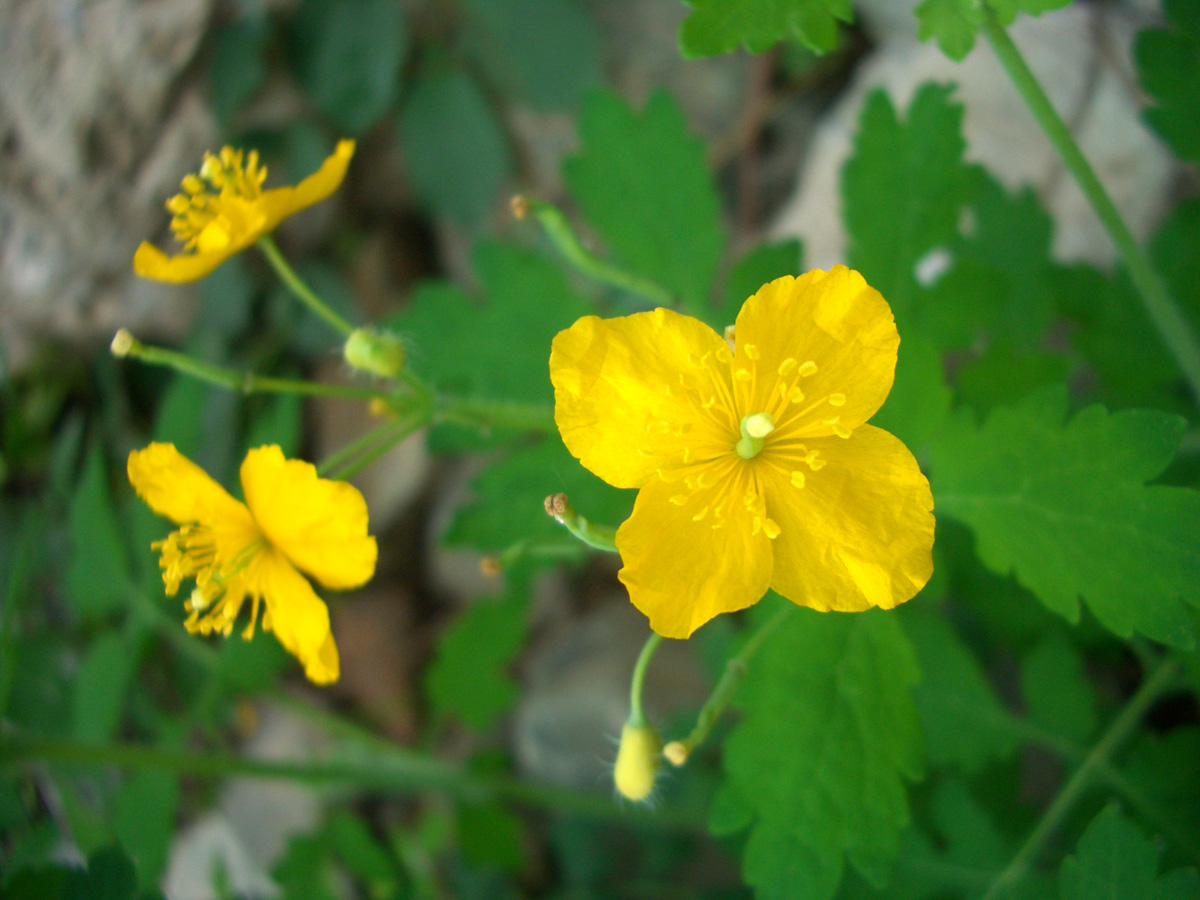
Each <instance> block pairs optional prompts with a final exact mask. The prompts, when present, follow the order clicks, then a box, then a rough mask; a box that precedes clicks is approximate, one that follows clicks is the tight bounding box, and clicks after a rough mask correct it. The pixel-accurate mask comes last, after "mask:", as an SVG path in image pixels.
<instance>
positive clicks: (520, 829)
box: [458, 803, 525, 873]
mask: <svg viewBox="0 0 1200 900" xmlns="http://www.w3.org/2000/svg"><path fill="white" fill-rule="evenodd" d="M524 834H525V828H524V823H523V822H522V820H521V818H520V817H519V816H517V815H515V814H514V813H512V812H509V811H508V810H507V809H505V808H504V807H503V806H501V805H500V804H499V803H484V804H478V805H475V804H463V805H461V806H460V807H459V808H458V845H459V847H460V848H461V849H462V854H463V858H464V859H466V860H468V861H469V862H472V863H474V864H476V865H486V866H496V867H498V868H500V869H503V870H504V871H506V872H514V873H515V872H519V871H520V870H521V867H522V866H523V865H524V864H525V851H524V847H523V843H524Z"/></svg>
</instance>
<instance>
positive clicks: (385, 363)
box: [342, 328, 408, 378]
mask: <svg viewBox="0 0 1200 900" xmlns="http://www.w3.org/2000/svg"><path fill="white" fill-rule="evenodd" d="M342 355H343V356H344V357H345V358H346V362H347V363H349V364H350V366H351V367H352V368H355V369H359V370H361V371H363V372H371V373H373V374H375V375H379V376H381V377H382V378H394V377H395V376H396V375H398V374H399V373H400V370H401V369H403V368H404V362H405V360H406V359H407V357H408V353H407V351H405V349H404V342H403V341H401V340H400V338H398V337H396V335H394V334H380V333H378V332H375V331H371V330H370V329H368V328H356V329H354V331H353V332H351V334H350V337H348V338H346V345H345V347H343V348H342Z"/></svg>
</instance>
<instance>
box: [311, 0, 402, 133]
mask: <svg viewBox="0 0 1200 900" xmlns="http://www.w3.org/2000/svg"><path fill="white" fill-rule="evenodd" d="M291 49H292V51H293V56H292V61H293V66H294V68H295V70H296V75H297V78H298V79H299V81H300V84H301V85H302V86H303V87H304V89H305V90H306V91H307V92H308V94H309V96H311V97H312V98H313V100H315V101H316V103H317V106H319V107H320V108H321V111H322V112H323V113H325V115H327V116H329V118H330V119H331V120H332V121H333V122H334V124H335V125H337V126H338V127H339V128H340V129H342V130H343V131H345V132H346V133H348V134H355V135H356V134H362V133H363V132H364V131H366V130H367V129H368V128H370V127H371V126H372V125H374V124H375V123H376V122H378V121H379V120H380V119H381V118H382V117H383V116H384V114H385V113H386V112H387V111H388V108H389V107H390V106H391V105H392V101H393V100H394V99H395V97H396V92H397V88H398V86H399V81H400V67H401V65H402V64H403V63H404V57H405V54H406V52H407V50H408V30H407V28H406V26H405V22H404V6H403V5H402V4H399V3H394V2H392V0H305V2H304V3H302V4H301V5H300V8H299V9H298V10H297V11H296V14H295V16H294V17H293V18H292V41H291Z"/></svg>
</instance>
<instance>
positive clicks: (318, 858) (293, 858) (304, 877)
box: [271, 835, 338, 900]
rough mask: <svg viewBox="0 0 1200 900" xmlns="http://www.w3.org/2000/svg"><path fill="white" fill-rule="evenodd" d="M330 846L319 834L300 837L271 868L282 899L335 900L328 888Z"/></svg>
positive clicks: (291, 842) (289, 843) (291, 843)
mask: <svg viewBox="0 0 1200 900" xmlns="http://www.w3.org/2000/svg"><path fill="white" fill-rule="evenodd" d="M329 849H330V848H329V845H328V843H327V842H326V840H325V839H324V837H323V836H321V835H301V836H298V837H293V838H292V839H291V840H290V841H288V846H287V850H286V852H285V853H284V855H283V857H282V858H280V859H279V860H278V861H277V862H276V863H275V865H274V867H273V868H272V869H271V877H272V878H273V879H274V881H275V883H276V884H277V885H279V889H280V894H281V896H282V897H283V898H284V900H337V897H338V895H337V894H335V893H334V892H333V890H332V888H331V887H330V877H329V875H330V873H329V868H330V866H329Z"/></svg>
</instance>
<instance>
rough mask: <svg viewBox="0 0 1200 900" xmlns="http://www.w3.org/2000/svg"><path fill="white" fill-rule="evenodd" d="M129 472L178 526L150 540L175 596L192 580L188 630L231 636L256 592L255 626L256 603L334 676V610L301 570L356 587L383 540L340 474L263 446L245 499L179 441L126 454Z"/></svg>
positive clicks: (322, 679) (310, 666)
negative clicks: (371, 530)
mask: <svg viewBox="0 0 1200 900" xmlns="http://www.w3.org/2000/svg"><path fill="white" fill-rule="evenodd" d="M128 470H129V480H130V482H131V483H132V484H133V486H134V488H135V489H136V490H137V492H138V496H140V497H141V498H142V499H143V500H145V501H146V503H147V504H149V506H150V508H151V509H153V510H154V511H155V512H156V513H158V514H159V515H161V516H166V517H167V518H168V519H170V520H171V521H173V522H175V523H176V524H177V525H180V526H181V527H180V528H179V529H178V530H177V531H174V532H172V534H171V535H170V536H169V537H168V538H167V539H166V540H163V541H157V542H156V543H155V544H154V545H153V547H152V549H154V550H158V551H160V552H161V554H162V556H161V559H160V560H159V565H160V566H161V567H162V570H163V582H164V583H165V584H166V589H167V595H168V596H174V595H175V594H176V592H178V590H179V585H180V583H181V582H182V581H183V579H185V578H194V579H195V583H196V586H195V589H194V590H193V591H192V592H191V595H190V596H189V598H188V599H187V601H186V602H185V603H184V608H185V609H187V610H188V611H189V612H190V613H191V615H190V616H189V617H188V619H187V621H186V622H185V623H184V624H185V625H186V626H187V629H188V631H190V632H193V633H195V632H197V631H198V632H200V633H201V634H205V635H207V634H211V633H212V632H214V631H216V632H219V633H221V634H223V635H225V636H228V635H229V634H230V632H231V631H232V630H233V623H234V620H235V619H236V618H237V616H238V613H239V611H240V610H241V608H242V604H243V602H244V601H245V600H246V598H247V597H249V598H250V599H251V602H252V607H251V612H250V624H249V625H248V626H247V627H246V629H245V631H243V632H242V637H243V638H246V639H247V640H249V639H250V637H251V636H253V634H254V623H255V621H256V620H257V619H258V613H259V603H260V601H262V602H263V603H264V604H265V606H266V610H265V611H264V612H263V617H262V624H263V629H264V630H267V631H273V632H275V636H276V637H278V638H279V642H280V643H281V644H283V646H284V647H285V648H287V650H288V652H290V653H291V654H292V655H294V656H295V657H297V658H298V659H299V660H300V661H301V662H302V663H303V664H304V669H305V672H306V674H307V675H308V677H309V678H310V679H311V680H312V681H314V682H316V683H317V684H327V683H329V682H332V681H337V679H338V673H339V664H338V652H337V645H336V644H335V643H334V640H333V634H332V633H331V632H330V629H329V611H328V610H327V609H326V608H325V604H324V603H323V602H322V601H321V598H320V597H318V596H317V595H316V593H314V591H313V589H312V586H311V585H310V584H309V583H308V581H307V579H305V578H304V576H303V575H301V574H300V572H298V571H296V570H297V569H300V570H302V571H304V572H307V573H308V574H309V575H311V576H312V577H313V578H315V579H316V580H317V581H319V582H320V583H321V584H322V585H324V586H325V587H327V588H333V589H337V590H345V589H349V588H356V587H359V586H360V585H362V584H364V583H365V582H366V581H368V580H369V579H370V578H371V576H372V575H373V574H374V573H375V559H376V555H377V549H376V546H375V538H373V537H370V536H369V535H368V534H367V504H366V502H365V501H364V500H363V497H362V494H360V493H359V492H358V490H357V489H356V488H354V487H353V486H351V485H349V484H346V483H345V482H342V481H330V480H328V479H324V478H318V477H317V472H316V469H315V468H314V467H313V466H312V465H310V464H309V463H306V462H303V461H301V460H293V459H284V456H283V453H282V452H281V451H280V449H279V448H278V447H276V446H268V447H259V448H258V449H256V450H251V451H250V452H249V453H247V454H246V459H245V461H244V462H243V463H242V469H241V479H242V491H243V492H244V494H245V496H246V502H245V503H244V504H243V503H240V502H238V501H237V500H235V499H234V498H233V497H231V496H230V495H229V494H228V493H226V491H225V489H224V488H222V487H221V486H220V485H219V484H217V483H216V482H215V481H213V480H212V479H211V478H209V477H208V475H207V474H205V472H204V470H203V469H201V468H200V467H199V466H197V465H196V464H195V463H193V462H192V461H191V460H189V459H187V458H186V457H184V456H183V455H182V454H181V453H180V452H179V451H178V450H176V449H175V446H174V445H173V444H157V443H156V444H151V445H150V446H148V447H147V448H146V449H145V450H135V451H133V452H132V453H130V454H129V465H128Z"/></svg>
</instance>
